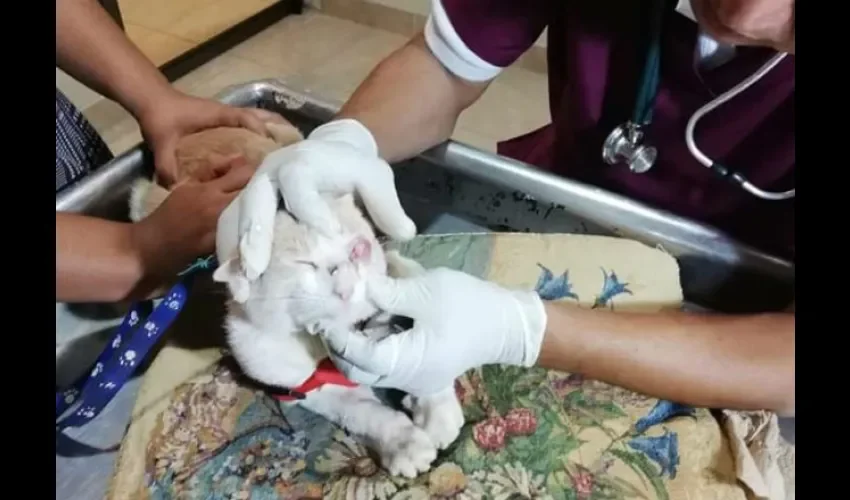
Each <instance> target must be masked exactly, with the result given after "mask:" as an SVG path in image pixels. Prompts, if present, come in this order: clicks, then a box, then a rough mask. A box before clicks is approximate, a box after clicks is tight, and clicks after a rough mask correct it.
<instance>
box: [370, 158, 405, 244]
mask: <svg viewBox="0 0 850 500" xmlns="http://www.w3.org/2000/svg"><path fill="white" fill-rule="evenodd" d="M362 168H363V172H362V174H363V175H362V176H361V177H358V180H357V190H358V192H359V194H360V197H361V198H362V199H363V204H364V205H366V210H367V211H368V212H369V216H370V217H371V218H372V220H373V221H374V222H375V225H377V226H378V227H379V228H380V229H381V231H383V232H384V233H386V234H387V235H388V236H389V237H391V238H393V239H395V240H401V241H406V240H409V239H411V238H413V237H414V236H416V224H414V223H413V221H412V220H410V217H408V216H407V214H406V213H404V209H403V208H402V207H401V201H399V199H398V192H397V190H396V187H395V177H394V176H393V171H392V168H391V167H390V166H389V164H388V163H387V162H385V161H383V160H381V159H378V158H376V159H374V160H370V161H369V162H364V164H363V166H362Z"/></svg>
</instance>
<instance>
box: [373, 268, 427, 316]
mask: <svg viewBox="0 0 850 500" xmlns="http://www.w3.org/2000/svg"><path fill="white" fill-rule="evenodd" d="M423 276H424V275H423ZM366 293H367V295H368V297H369V299H371V300H372V302H374V304H375V305H376V306H377V307H378V309H381V310H383V311H384V312H388V313H391V314H398V315H401V316H407V317H409V318H413V319H414V320H416V319H417V316H418V315H419V313H420V312H421V309H422V306H423V305H424V304H426V303H427V299H428V292H427V290H426V289H425V286H424V284H423V283H422V278H421V276H417V277H413V278H392V277H389V276H383V275H377V276H371V277H369V278H367V281H366Z"/></svg>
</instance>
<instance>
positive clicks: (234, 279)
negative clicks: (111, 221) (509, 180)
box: [131, 175, 464, 477]
mask: <svg viewBox="0 0 850 500" xmlns="http://www.w3.org/2000/svg"><path fill="white" fill-rule="evenodd" d="M258 188H259V190H260V191H264V190H265V191H268V190H270V189H272V187H271V181H270V180H269V179H268V178H267V177H266V176H264V175H259V176H258V177H257V178H255V179H254V180H252V182H251V184H250V185H249V187H248V188H247V189H246V192H243V193H242V196H245V195H249V196H250V194H249V191H251V190H252V189H258ZM161 191H162V188H158V187H156V188H154V187H153V186H152V185H151V183H150V182H149V181H140V182H139V184H138V185H137V186H136V187H135V189H134V192H135V193H137V194H136V195H135V196H133V197H132V198H131V204H133V205H134V206H133V207H131V213H132V214H134V217H135V218H139V217H143V216H144V215H146V214H147V213H149V212H150V211H152V210H153V209H154V208H155V204H154V203H151V202H150V200H151V199H152V198H157V201H160V202H161V200H162V199H163V198H164V196H163V193H162V192H161ZM157 192H158V193H157ZM139 193H147V195H146V196H141V195H140V194H139ZM330 204H331V207H332V209H333V211H334V212H335V214H336V215H337V217H338V218H339V220H340V224H341V230H340V232H339V233H337V234H332V235H327V234H320V233H319V232H317V231H313V230H311V229H308V228H307V227H306V226H304V225H301V224H299V223H298V222H297V221H295V220H294V219H293V218H292V217H291V216H290V215H289V214H288V213H287V212H285V211H276V213H275V215H274V231H273V238H272V241H271V242H270V249H269V250H270V256H271V258H270V259H269V260H268V264H267V265H266V266H265V268H264V269H262V270H261V272H260V273H259V276H256V277H255V276H250V279H249V277H246V273H245V271H244V270H243V269H244V266H242V265H241V261H240V255H239V252H240V250H238V249H237V250H236V251H235V254H234V255H231V256H229V258H226V259H222V260H221V264H220V266H219V268H218V269H217V270H216V271H215V273H214V274H213V279H214V280H215V281H218V282H222V283H225V284H227V286H228V289H229V290H230V292H231V296H232V300H230V301H229V304H228V311H229V313H228V317H227V319H226V330H227V334H228V343H229V345H230V348H231V351H232V354H233V356H234V358H235V359H236V360H237V362H238V363H239V365H240V366H241V368H242V370H243V371H244V372H245V373H246V374H247V375H248V376H250V377H251V378H253V379H255V380H257V381H259V382H261V383H263V384H266V385H270V386H275V387H280V388H294V387H298V386H300V385H301V384H303V383H304V382H305V381H306V380H307V379H308V378H309V377H310V376H311V375H312V374H313V373H314V372H315V370H316V367H317V366H318V365H319V363H320V362H321V361H322V360H323V359H325V358H327V350H326V348H325V346H324V344H323V343H322V341H321V339H320V338H319V337H318V336H316V335H314V333H315V331H316V329H317V328H319V327H324V328H327V327H339V328H347V329H351V328H355V327H357V326H361V327H362V326H364V325H365V326H366V328H363V329H362V331H363V334H364V335H369V336H376V337H382V336H384V335H388V334H391V330H390V326H389V322H388V318H386V316H385V315H382V314H379V311H378V310H377V309H376V308H375V307H374V306H373V305H372V304H371V303H370V302H369V301H368V300H367V299H366V296H365V277H366V276H367V275H368V274H370V273H379V274H386V273H387V271H388V269H387V268H388V266H389V271H390V274H391V275H394V276H409V275H412V274H416V273H419V272H422V268H421V266H419V264H418V263H416V262H415V261H412V260H409V259H406V258H404V257H402V256H400V255H399V254H398V253H396V252H388V253H386V254H385V253H384V251H383V249H382V248H381V246H380V244H379V243H378V241H377V239H376V238H375V234H374V232H373V230H372V228H371V226H370V225H369V223H368V222H367V221H366V219H365V218H364V216H363V214H362V213H361V212H360V210H359V209H358V208H357V206H356V205H355V203H354V200H353V198H352V197H351V196H349V195H347V196H343V197H341V198H338V199H335V200H330ZM265 253H267V254H269V252H265ZM291 404H301V405H303V406H304V407H305V408H308V409H310V410H311V411H314V412H316V413H318V414H320V415H322V416H324V417H325V418H327V419H329V420H331V421H332V422H334V423H336V424H338V425H340V426H342V427H344V428H345V429H347V430H348V431H350V432H352V433H354V434H356V435H360V436H362V437H363V438H364V439H365V440H366V443H367V445H368V446H370V447H372V448H373V449H374V450H375V451H376V452H377V454H378V455H379V457H380V459H381V463H382V465H383V466H384V467H386V468H387V470H388V471H389V472H390V473H391V474H393V475H403V476H407V477H415V476H416V475H418V474H419V473H421V472H425V471H427V470H428V469H429V468H430V465H431V463H432V462H433V461H434V459H435V458H436V456H437V452H438V450H440V449H444V448H446V447H447V446H449V445H450V444H451V443H452V442H453V441H454V440H455V439H456V438H457V436H458V434H459V433H460V429H461V427H462V426H463V423H464V420H463V413H462V410H461V407H460V403H459V402H458V400H457V397H456V395H455V392H454V387H447V388H446V389H445V390H444V391H441V392H440V393H438V394H435V395H433V396H429V397H427V398H414V397H411V396H410V395H408V396H407V397H405V399H404V402H403V404H404V406H405V407H406V408H407V409H408V410H410V412H411V414H412V417H413V418H412V420H411V418H410V417H408V416H407V414H405V413H403V412H401V411H397V410H395V409H393V408H390V407H388V406H386V405H385V404H384V403H383V402H381V401H380V400H379V399H378V398H377V397H376V395H375V394H374V392H373V391H372V390H371V389H370V388H368V387H353V388H352V387H344V386H335V385H325V386H323V387H321V388H319V389H316V390H314V391H311V392H308V393H307V394H306V397H305V398H304V399H301V400H298V401H296V402H294V403H291Z"/></svg>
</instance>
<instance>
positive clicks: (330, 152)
mask: <svg viewBox="0 0 850 500" xmlns="http://www.w3.org/2000/svg"><path fill="white" fill-rule="evenodd" d="M276 190H280V193H281V194H282V196H283V200H284V203H285V205H286V209H287V210H288V211H289V212H290V213H292V215H294V216H295V217H296V218H297V219H298V220H299V221H300V222H303V223H305V224H308V225H310V226H312V227H314V228H315V229H316V230H319V231H323V232H334V231H335V230H337V229H338V228H339V221H337V219H336V217H335V216H334V214H333V212H332V211H331V210H330V208H329V206H328V204H327V203H326V202H325V200H324V199H323V198H322V196H321V195H342V194H345V193H354V194H356V195H359V197H360V199H362V200H363V204H364V205H365V207H366V210H367V211H368V213H369V216H370V217H371V219H372V220H373V222H374V223H375V224H376V225H377V226H378V228H380V229H381V230H382V231H383V232H384V233H386V234H387V235H388V236H390V237H391V238H393V239H396V240H407V239H410V238H412V237H413V236H415V235H416V226H415V225H414V224H413V221H411V220H410V218H408V217H407V215H406V214H405V213H404V210H403V209H402V207H401V203H400V202H399V199H398V193H397V192H396V188H395V179H394V176H393V171H392V168H391V167H390V165H389V164H388V163H387V162H385V161H384V160H382V159H381V158H380V157H379V156H378V146H377V144H376V143H375V139H374V138H373V137H372V134H371V133H370V132H369V130H368V129H366V127H364V126H363V124H361V123H360V122H358V121H356V120H352V119H345V120H335V121H332V122H329V123H326V124H325V125H322V126H320V127H318V128H316V129H315V130H313V132H312V133H311V134H310V135H309V136H308V137H307V138H306V139H305V140H303V141H301V142H298V143H295V144H292V145H290V146H286V147H283V148H281V149H279V150H277V151H275V152H273V153H271V154H269V155H268V156H266V158H265V160H264V161H263V163H262V164H261V165H260V167H259V168H258V169H257V172H256V174H254V177H253V178H252V180H251V182H250V183H249V184H248V186H247V187H246V189H245V190H244V191H243V193H242V194H240V196H239V197H237V199H236V200H234V201H233V202H232V203H231V204H230V206H228V207H227V209H225V210H224V212H223V213H222V215H221V217H220V218H219V224H218V232H217V238H216V250H217V253H218V256H219V261H220V262H225V260H226V259H230V258H232V257H233V256H234V253H235V250H236V249H237V248H238V249H239V258H240V260H241V268H242V269H243V270H246V272H247V271H249V272H247V274H250V276H248V279H249V280H253V279H255V278H256V276H258V275H259V274H262V273H263V272H264V271H265V269H266V267H267V266H268V260H269V258H270V255H271V244H272V241H273V237H274V235H273V229H274V228H273V223H274V213H275V212H276V211H277V196H276Z"/></svg>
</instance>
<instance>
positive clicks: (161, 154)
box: [154, 139, 177, 187]
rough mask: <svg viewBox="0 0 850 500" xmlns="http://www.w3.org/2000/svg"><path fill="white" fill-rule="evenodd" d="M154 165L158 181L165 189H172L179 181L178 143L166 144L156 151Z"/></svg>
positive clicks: (166, 140) (169, 141) (170, 142)
mask: <svg viewBox="0 0 850 500" xmlns="http://www.w3.org/2000/svg"><path fill="white" fill-rule="evenodd" d="M154 165H155V167H156V176H157V181H158V182H159V183H160V184H161V185H162V186H164V187H170V186H171V185H172V184H174V182H175V181H176V179H177V153H176V141H174V140H171V139H165V142H164V143H163V144H162V145H161V146H159V147H157V148H156V150H155V151H154Z"/></svg>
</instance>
